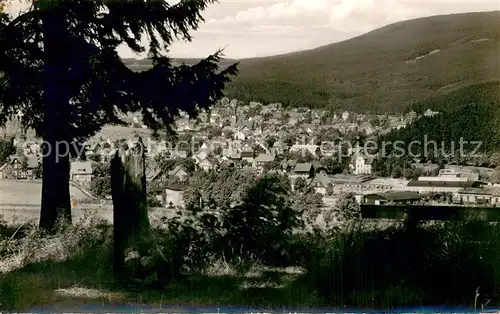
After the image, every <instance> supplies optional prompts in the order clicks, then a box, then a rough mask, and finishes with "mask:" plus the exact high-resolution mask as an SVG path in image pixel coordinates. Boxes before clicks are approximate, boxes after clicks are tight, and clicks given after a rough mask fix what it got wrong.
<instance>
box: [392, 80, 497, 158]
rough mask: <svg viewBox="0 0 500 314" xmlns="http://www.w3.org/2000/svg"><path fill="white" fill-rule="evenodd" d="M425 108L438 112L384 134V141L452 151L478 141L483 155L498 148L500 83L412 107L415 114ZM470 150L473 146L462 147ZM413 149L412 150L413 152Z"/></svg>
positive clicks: (423, 102) (437, 98)
mask: <svg viewBox="0 0 500 314" xmlns="http://www.w3.org/2000/svg"><path fill="white" fill-rule="evenodd" d="M428 108H430V109H432V110H435V111H439V112H441V114H438V115H436V116H434V117H430V118H425V117H424V118H421V119H419V120H417V121H416V122H415V123H414V124H412V125H410V127H408V128H406V129H402V130H398V131H393V132H392V133H390V134H388V135H387V136H386V137H385V138H383V140H386V141H398V140H400V141H404V142H406V143H410V142H411V141H424V137H425V136H426V137H427V139H428V141H436V142H437V143H438V146H439V149H440V147H441V142H444V144H445V147H447V148H450V147H451V143H452V142H454V143H455V144H454V146H455V150H456V151H457V150H458V149H459V145H460V144H459V142H460V139H461V138H463V141H468V142H471V141H481V142H482V145H481V146H482V147H481V149H482V150H483V151H497V150H498V149H499V148H500V83H499V82H494V83H487V84H476V85H473V86H470V87H466V88H463V89H460V90H457V91H455V92H452V93H449V94H447V95H444V96H438V97H435V98H432V99H428V100H425V101H422V102H418V103H416V104H415V105H413V109H414V110H415V111H416V112H418V113H423V112H424V111H425V110H427V109H428ZM467 147H469V148H471V149H473V148H474V147H475V145H464V148H467ZM416 148H417V146H415V149H416Z"/></svg>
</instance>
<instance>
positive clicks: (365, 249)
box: [0, 216, 500, 310]
mask: <svg viewBox="0 0 500 314" xmlns="http://www.w3.org/2000/svg"><path fill="white" fill-rule="evenodd" d="M85 219H86V220H85V221H82V222H79V223H76V224H75V225H73V226H70V227H65V228H61V229H60V232H59V233H58V234H56V235H54V236H51V237H47V236H43V235H42V234H40V232H39V231H38V230H37V228H36V226H32V225H27V224H26V225H21V226H17V227H13V226H6V225H5V224H0V226H2V228H1V230H0V235H1V237H0V241H1V243H0V248H2V249H1V250H0V260H1V262H0V308H2V309H7V310H28V309H33V308H34V307H40V306H50V305H52V306H57V307H59V308H74V307H75V306H81V305H83V304H86V305H126V304H130V305H137V304H140V305H149V306H153V307H161V306H166V305H172V306H196V305H198V306H250V307H261V308H273V309H279V308H283V307H288V308H291V307H326V306H338V307H358V308H395V307H401V306H416V305H418V306H420V305H437V304H453V305H457V304H458V305H465V306H469V307H473V306H475V307H476V308H480V307H482V306H484V305H485V304H489V305H495V304H498V303H499V300H500V298H499V294H498V291H499V289H498V288H499V286H498V283H500V272H499V271H498V269H499V268H498V266H497V260H498V256H499V255H500V254H499V253H500V249H499V246H498V243H497V242H498V241H496V240H495V239H497V238H498V230H497V228H493V227H491V228H490V227H488V228H485V226H474V225H457V224H442V223H434V224H431V225H428V226H425V228H423V229H419V230H420V231H418V234H417V237H416V238H414V240H416V241H417V242H414V243H413V242H411V241H412V240H411V239H410V238H408V236H407V235H405V233H404V232H402V229H400V228H399V227H397V226H394V227H392V228H390V230H386V231H380V230H372V231H368V232H365V231H361V229H356V228H353V229H350V230H352V231H351V232H344V233H341V234H338V235H337V236H335V237H334V238H323V239H322V238H317V239H316V240H315V241H316V242H310V243H309V242H308V243H309V244H308V245H307V246H306V247H307V248H308V249H309V251H308V254H306V256H305V257H306V260H305V261H304V262H303V263H297V266H289V267H270V266H266V265H262V264H261V263H256V262H254V263H251V264H238V265H235V264H229V263H226V262H225V261H224V260H220V259H217V260H215V261H214V262H212V263H210V264H209V266H208V267H206V268H203V269H200V270H198V271H195V272H191V273H185V274H184V275H185V276H184V277H183V278H182V279H180V280H178V281H176V282H170V283H169V284H168V286H167V287H166V288H165V289H162V290H159V289H155V288H153V287H151V286H149V285H148V284H143V285H136V286H124V285H121V284H118V283H117V282H116V281H115V280H114V279H113V276H112V269H111V260H110V256H111V254H110V253H111V227H110V226H109V225H107V224H106V223H104V222H103V221H101V220H99V219H96V218H95V217H92V216H87V217H85ZM346 230H347V229H346ZM486 231H488V232H486ZM479 238H480V239H483V241H484V239H487V241H486V242H481V243H476V242H471V241H472V239H479ZM384 239H386V240H384ZM387 239H388V240H387ZM309 240H313V239H311V238H309ZM317 241H319V242H317ZM477 287H480V289H479V290H477Z"/></svg>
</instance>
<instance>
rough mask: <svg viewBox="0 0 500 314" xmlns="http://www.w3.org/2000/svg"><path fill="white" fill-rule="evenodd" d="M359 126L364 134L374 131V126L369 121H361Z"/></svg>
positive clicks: (370, 133)
mask: <svg viewBox="0 0 500 314" xmlns="http://www.w3.org/2000/svg"><path fill="white" fill-rule="evenodd" d="M360 128H361V130H362V131H363V132H365V134H366V135H372V134H373V133H374V132H375V128H374V127H373V125H372V124H371V123H370V122H363V123H362V124H361V125H360Z"/></svg>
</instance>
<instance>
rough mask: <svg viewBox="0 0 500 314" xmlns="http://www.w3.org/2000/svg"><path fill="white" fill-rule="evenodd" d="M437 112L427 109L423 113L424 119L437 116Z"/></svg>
mask: <svg viewBox="0 0 500 314" xmlns="http://www.w3.org/2000/svg"><path fill="white" fill-rule="evenodd" d="M438 114H439V112H438V111H432V110H431V109H427V110H426V111H425V112H424V117H428V118H432V117H434V116H436V115H438Z"/></svg>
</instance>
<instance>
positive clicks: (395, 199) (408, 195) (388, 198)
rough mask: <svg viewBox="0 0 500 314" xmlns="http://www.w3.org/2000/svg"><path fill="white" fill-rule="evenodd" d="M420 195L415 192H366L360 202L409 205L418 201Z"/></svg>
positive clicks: (420, 198) (420, 197) (366, 203)
mask: <svg viewBox="0 0 500 314" xmlns="http://www.w3.org/2000/svg"><path fill="white" fill-rule="evenodd" d="M422 197H423V196H422V195H420V194H418V193H416V192H407V191H391V192H385V193H376V194H367V195H365V196H364V197H363V200H362V203H363V204H365V205H411V204H415V203H418V202H420V201H421V200H422Z"/></svg>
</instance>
